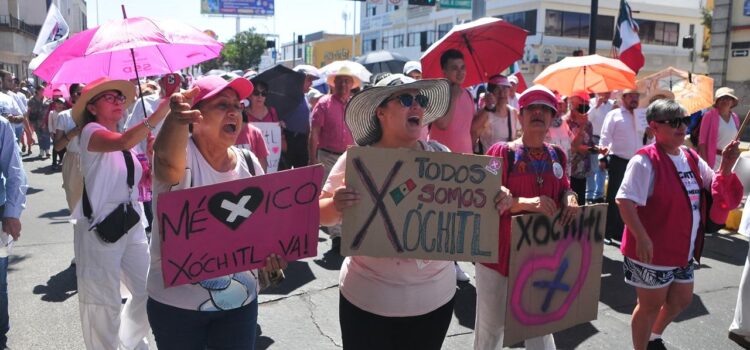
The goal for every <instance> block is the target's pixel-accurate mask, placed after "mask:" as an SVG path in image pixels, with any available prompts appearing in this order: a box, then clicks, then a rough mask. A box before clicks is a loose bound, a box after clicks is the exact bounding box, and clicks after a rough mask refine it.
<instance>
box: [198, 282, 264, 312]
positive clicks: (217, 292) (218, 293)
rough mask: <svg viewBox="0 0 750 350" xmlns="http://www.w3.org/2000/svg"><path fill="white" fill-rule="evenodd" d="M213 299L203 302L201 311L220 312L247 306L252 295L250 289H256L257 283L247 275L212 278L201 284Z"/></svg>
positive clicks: (199, 308)
mask: <svg viewBox="0 0 750 350" xmlns="http://www.w3.org/2000/svg"><path fill="white" fill-rule="evenodd" d="M196 284H198V285H200V286H201V287H203V288H204V289H205V290H206V291H207V292H208V294H209V295H210V296H211V299H209V300H206V301H205V302H203V303H202V304H201V305H200V307H198V310H199V311H220V310H231V309H236V308H238V307H240V306H243V305H245V303H246V302H247V301H248V298H249V297H250V295H251V294H252V293H251V292H250V288H255V283H253V281H251V280H249V279H248V276H247V274H241V273H236V274H231V275H227V276H222V277H216V278H210V279H207V280H204V281H201V282H199V283H196Z"/></svg>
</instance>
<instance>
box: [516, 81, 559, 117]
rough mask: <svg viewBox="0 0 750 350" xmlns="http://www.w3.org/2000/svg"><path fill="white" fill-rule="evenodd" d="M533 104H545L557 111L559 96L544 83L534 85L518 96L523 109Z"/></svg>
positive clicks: (519, 104) (520, 106) (519, 105)
mask: <svg viewBox="0 0 750 350" xmlns="http://www.w3.org/2000/svg"><path fill="white" fill-rule="evenodd" d="M531 105H544V106H547V107H549V108H552V110H554V111H555V113H557V98H555V94H553V93H552V91H550V89H548V88H546V87H545V86H543V85H534V86H532V87H530V88H528V89H526V91H524V92H523V93H522V94H521V97H519V98H518V107H519V108H521V109H523V108H526V107H528V106H531Z"/></svg>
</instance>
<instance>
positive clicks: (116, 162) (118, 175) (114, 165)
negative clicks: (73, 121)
mask: <svg viewBox="0 0 750 350" xmlns="http://www.w3.org/2000/svg"><path fill="white" fill-rule="evenodd" d="M99 130H107V128H105V127H104V126H103V125H101V124H99V123H96V122H91V123H88V124H86V126H85V127H84V128H83V131H81V171H82V173H83V180H84V185H85V186H86V193H87V195H88V198H89V202H90V203H91V211H92V214H91V218H92V220H91V225H94V224H97V223H99V222H100V221H102V219H104V218H105V217H107V215H109V213H111V212H112V210H114V209H115V208H116V207H117V206H118V205H120V204H121V203H125V202H128V201H130V202H131V203H133V205H134V206H135V208H136V211H137V212H138V214H139V215H140V216H141V224H142V225H143V228H144V229H145V227H146V226H147V225H148V222H147V221H146V216H145V215H144V214H143V205H142V204H141V203H140V202H139V201H138V182H139V181H141V175H142V173H143V169H142V168H141V162H139V161H138V159H137V158H136V156H135V153H134V152H133V151H132V150H131V151H130V154H131V155H132V156H133V168H134V175H135V177H134V182H133V183H134V185H133V189H132V191H131V190H130V189H129V188H128V182H127V175H128V172H127V166H126V165H125V157H124V155H123V154H122V152H120V151H116V152H92V151H89V150H88V145H89V142H90V141H91V135H93V134H94V132H96V131H99ZM82 204H83V201H78V204H77V205H76V208H75V209H74V210H73V218H74V219H76V220H82V219H84V218H85V216H84V214H83V207H82Z"/></svg>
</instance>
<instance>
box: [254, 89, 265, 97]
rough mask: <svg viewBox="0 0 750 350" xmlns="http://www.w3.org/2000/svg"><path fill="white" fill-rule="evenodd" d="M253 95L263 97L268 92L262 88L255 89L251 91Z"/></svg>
mask: <svg viewBox="0 0 750 350" xmlns="http://www.w3.org/2000/svg"><path fill="white" fill-rule="evenodd" d="M253 96H263V97H266V96H268V92H267V91H263V90H255V91H253Z"/></svg>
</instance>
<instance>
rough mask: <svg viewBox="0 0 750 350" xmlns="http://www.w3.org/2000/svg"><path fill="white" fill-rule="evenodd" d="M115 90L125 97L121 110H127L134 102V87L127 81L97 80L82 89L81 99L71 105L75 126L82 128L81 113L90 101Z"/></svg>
mask: <svg viewBox="0 0 750 350" xmlns="http://www.w3.org/2000/svg"><path fill="white" fill-rule="evenodd" d="M110 90H117V91H119V92H120V93H121V94H123V95H124V96H125V104H124V105H123V109H124V110H127V109H128V108H129V107H130V105H131V104H133V102H135V85H133V83H131V82H129V81H127V80H110V79H109V78H106V77H105V78H99V79H97V80H94V81H92V82H91V83H89V84H88V85H86V86H85V87H84V88H83V91H82V92H81V97H79V98H78V101H76V104H75V105H73V110H72V111H71V116H72V117H73V121H75V123H76V125H78V126H83V124H84V120H83V114H84V113H83V112H84V111H85V110H86V106H87V105H88V104H89V102H91V99H93V98H94V97H96V96H97V95H99V94H100V93H102V92H105V91H110Z"/></svg>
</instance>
